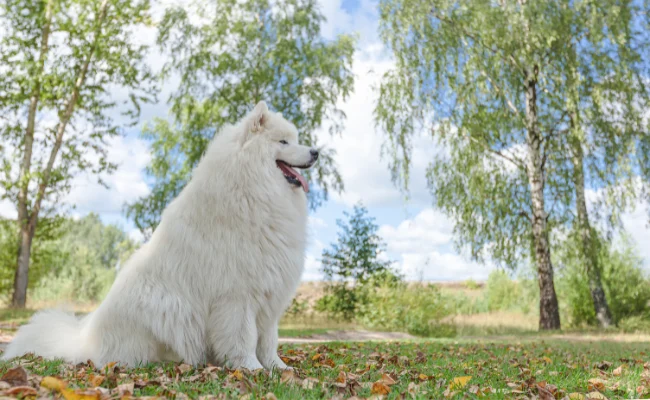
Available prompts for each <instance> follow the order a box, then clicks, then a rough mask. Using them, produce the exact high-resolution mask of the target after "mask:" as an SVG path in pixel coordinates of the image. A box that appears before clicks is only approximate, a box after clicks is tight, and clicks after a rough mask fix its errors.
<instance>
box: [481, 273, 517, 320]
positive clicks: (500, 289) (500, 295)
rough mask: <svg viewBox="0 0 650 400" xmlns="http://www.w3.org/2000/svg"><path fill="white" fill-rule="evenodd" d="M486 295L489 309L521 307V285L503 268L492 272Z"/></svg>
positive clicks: (501, 309) (506, 309) (503, 309)
mask: <svg viewBox="0 0 650 400" xmlns="http://www.w3.org/2000/svg"><path fill="white" fill-rule="evenodd" d="M486 296H487V305H488V310H489V311H510V310H514V309H519V308H520V307H521V298H522V290H521V287H520V286H519V284H518V283H517V282H516V281H513V280H512V279H510V277H509V276H508V274H506V272H505V271H503V270H495V271H492V272H490V275H489V276H488V281H487V285H486Z"/></svg>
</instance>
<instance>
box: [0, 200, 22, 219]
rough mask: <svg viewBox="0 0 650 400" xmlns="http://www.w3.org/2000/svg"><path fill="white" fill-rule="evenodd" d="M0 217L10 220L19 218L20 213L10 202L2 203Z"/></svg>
mask: <svg viewBox="0 0 650 400" xmlns="http://www.w3.org/2000/svg"><path fill="white" fill-rule="evenodd" d="M0 217H1V218H9V219H15V218H18V211H17V210H16V207H15V206H14V204H13V203H11V202H10V201H9V200H2V201H0Z"/></svg>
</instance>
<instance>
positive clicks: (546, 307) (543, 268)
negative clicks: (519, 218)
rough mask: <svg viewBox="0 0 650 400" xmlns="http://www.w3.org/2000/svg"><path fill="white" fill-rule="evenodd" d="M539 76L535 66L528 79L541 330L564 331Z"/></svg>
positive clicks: (530, 173) (528, 139) (529, 165)
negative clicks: (551, 238) (551, 227)
mask: <svg viewBox="0 0 650 400" xmlns="http://www.w3.org/2000/svg"><path fill="white" fill-rule="evenodd" d="M537 73H538V67H537V66H534V68H533V71H532V73H531V72H529V73H528V74H527V76H526V131H527V136H526V144H527V147H528V155H527V164H526V172H527V174H528V182H529V185H530V193H531V200H532V207H531V208H532V215H531V219H532V221H531V222H532V231H533V242H534V255H535V263H536V265H537V273H538V279H539V329H540V330H551V329H560V312H559V308H558V302H557V295H556V294H555V284H554V283H553V264H552V263H551V251H550V248H549V240H548V230H547V226H546V217H547V214H546V210H545V206H544V157H543V155H542V137H541V135H540V133H539V126H538V121H537Z"/></svg>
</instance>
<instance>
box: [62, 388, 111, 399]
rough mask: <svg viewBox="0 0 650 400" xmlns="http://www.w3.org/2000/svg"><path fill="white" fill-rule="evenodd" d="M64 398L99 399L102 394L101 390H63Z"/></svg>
mask: <svg viewBox="0 0 650 400" xmlns="http://www.w3.org/2000/svg"><path fill="white" fill-rule="evenodd" d="M61 394H62V395H63V398H64V399H66V400H95V399H96V400H99V399H101V397H102V394H101V392H100V391H99V390H70V389H63V390H61Z"/></svg>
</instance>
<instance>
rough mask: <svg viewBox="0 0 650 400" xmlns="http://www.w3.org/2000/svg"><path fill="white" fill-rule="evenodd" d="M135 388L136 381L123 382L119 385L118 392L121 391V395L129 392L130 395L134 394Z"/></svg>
mask: <svg viewBox="0 0 650 400" xmlns="http://www.w3.org/2000/svg"><path fill="white" fill-rule="evenodd" d="M133 389H135V383H134V382H129V383H123V384H121V385H117V393H119V394H120V396H124V395H125V394H127V393H128V394H129V395H132V394H133Z"/></svg>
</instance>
